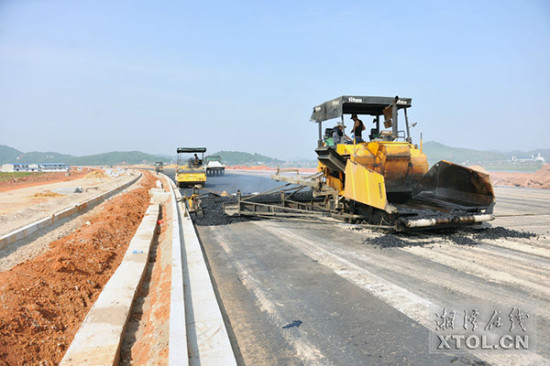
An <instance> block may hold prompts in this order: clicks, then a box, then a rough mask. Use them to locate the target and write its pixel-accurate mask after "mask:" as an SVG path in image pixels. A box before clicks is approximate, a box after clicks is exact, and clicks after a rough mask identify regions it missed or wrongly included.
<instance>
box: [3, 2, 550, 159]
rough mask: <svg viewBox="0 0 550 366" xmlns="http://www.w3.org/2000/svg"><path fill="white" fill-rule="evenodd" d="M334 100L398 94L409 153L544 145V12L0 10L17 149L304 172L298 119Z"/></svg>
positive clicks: (547, 75) (17, 5) (37, 5)
mask: <svg viewBox="0 0 550 366" xmlns="http://www.w3.org/2000/svg"><path fill="white" fill-rule="evenodd" d="M340 95H383V96H393V95H400V96H404V97H411V98H412V99H413V108H412V109H411V110H410V111H409V118H410V119H411V120H412V121H418V122H419V123H418V126H417V127H415V129H414V130H413V137H414V139H415V141H417V140H418V137H419V134H420V132H422V133H423V136H424V140H435V141H439V142H441V143H444V144H447V145H451V146H458V147H468V148H478V149H482V150H485V149H487V150H503V151H506V150H513V149H522V150H530V149H535V148H550V143H549V141H550V123H549V122H550V117H549V116H550V2H548V1H543V0H539V1H515V0H514V1H506V0H504V1H443V0H440V1H379V2H374V1H338V2H336V1H330V2H329V1H276V2H269V1H246V2H245V1H238V2H228V1H197V2H187V1H154V2H152V1H101V0H94V1H68V0H57V1H56V0H52V1H44V0H40V1H38V0H37V1H2V0H0V144H6V145H9V146H12V147H15V148H17V149H19V150H22V151H56V152H61V153H68V154H74V155H87V154H94V153H102V152H107V151H113V150H118V151H127V150H141V151H144V152H148V153H162V154H174V152H175V149H176V147H177V146H199V145H202V146H206V147H207V148H208V150H209V151H210V152H214V151H218V150H222V149H223V150H240V151H247V152H257V153H262V154H266V155H270V156H277V157H280V158H311V159H313V158H314V157H315V155H314V152H313V149H314V148H315V145H316V140H317V129H316V124H314V123H311V122H310V121H309V117H310V115H311V110H312V107H313V106H315V105H317V104H320V103H322V102H324V101H326V100H329V99H332V98H334V97H337V96H340ZM364 121H367V119H366V118H364ZM367 128H370V126H368V125H367ZM348 130H349V128H348Z"/></svg>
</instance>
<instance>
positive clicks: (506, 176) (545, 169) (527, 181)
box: [489, 164, 550, 189]
mask: <svg viewBox="0 0 550 366" xmlns="http://www.w3.org/2000/svg"><path fill="white" fill-rule="evenodd" d="M489 174H490V175H491V181H492V183H493V184H494V185H501V186H516V187H528V188H542V189H550V164H544V165H543V166H542V168H541V169H540V170H537V171H536V172H534V173H508V172H491V173H489Z"/></svg>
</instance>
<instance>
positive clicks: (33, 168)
mask: <svg viewBox="0 0 550 366" xmlns="http://www.w3.org/2000/svg"><path fill="white" fill-rule="evenodd" d="M69 169H70V167H69V166H68V165H67V164H65V163H44V164H11V163H8V164H2V171H3V172H5V173H14V172H68V171H69Z"/></svg>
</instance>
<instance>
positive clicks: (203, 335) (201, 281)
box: [170, 192, 237, 366]
mask: <svg viewBox="0 0 550 366" xmlns="http://www.w3.org/2000/svg"><path fill="white" fill-rule="evenodd" d="M178 193H179V192H178ZM180 208H181V211H180V221H181V226H182V231H183V244H184V251H183V254H184V256H183V260H184V268H183V281H184V291H185V315H186V323H187V324H186V327H187V348H188V352H189V364H190V365H192V366H195V365H197V366H198V365H237V361H236V359H235V355H234V353H233V349H232V348H231V343H230V341H229V336H228V335H227V329H226V328H225V323H224V321H223V317H222V314H221V310H220V308H219V306H218V302H217V299H216V295H215V293H214V287H213V285H212V282H211V281H210V275H209V274H208V269H207V267H206V262H205V260H204V257H203V254H202V250H201V245H200V242H199V238H198V237H197V233H196V232H195V227H194V225H193V221H192V220H191V218H190V216H189V213H188V212H187V209H186V207H185V205H183V204H182V205H180ZM170 347H171V345H170ZM173 365H175V364H173Z"/></svg>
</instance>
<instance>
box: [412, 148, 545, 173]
mask: <svg viewBox="0 0 550 366" xmlns="http://www.w3.org/2000/svg"><path fill="white" fill-rule="evenodd" d="M423 151H424V153H425V154H426V155H427V157H428V163H429V164H430V166H432V165H433V164H435V163H437V162H438V161H440V160H447V161H450V162H453V163H457V164H464V165H481V166H483V167H484V168H485V169H488V170H497V171H498V170H537V169H540V167H541V166H542V162H540V161H539V162H535V161H530V162H526V161H523V162H520V161H518V160H516V161H513V159H529V158H532V157H536V156H537V155H538V154H540V155H541V156H542V157H543V158H544V159H545V160H546V162H550V149H537V150H531V151H527V152H525V151H519V150H514V151H509V152H500V151H484V150H473V149H465V148H457V147H450V146H447V145H443V144H440V143H438V142H435V141H429V142H425V143H424V146H423Z"/></svg>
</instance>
